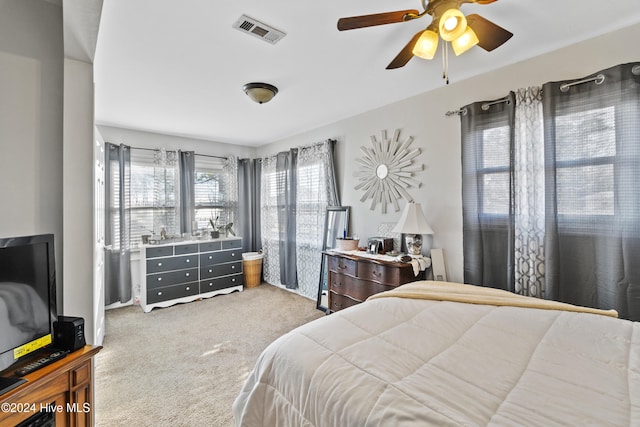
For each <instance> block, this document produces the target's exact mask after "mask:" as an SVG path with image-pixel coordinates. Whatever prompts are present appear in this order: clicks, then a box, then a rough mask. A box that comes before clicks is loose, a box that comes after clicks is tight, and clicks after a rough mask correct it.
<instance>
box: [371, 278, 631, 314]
mask: <svg viewBox="0 0 640 427" xmlns="http://www.w3.org/2000/svg"><path fill="white" fill-rule="evenodd" d="M388 297H393V298H414V299H429V300H437V301H452V302H462V303H468V304H484V305H497V306H512V307H524V308H539V309H543V310H563V311H575V312H581V313H592V314H601V315H603V316H610V317H618V312H617V311H615V310H598V309H596V308H590V307H581V306H577V305H571V304H566V303H563V302H558V301H549V300H544V299H539V298H533V297H526V296H523V295H517V294H514V293H512V292H508V291H504V290H501V289H494V288H485V287H482V286H474V285H463V284H461V283H451V282H437V281H430V280H423V281H418V282H412V283H408V284H406V285H402V286H399V287H397V288H395V289H393V290H390V291H387V292H382V293H379V294H375V295H372V296H370V297H369V299H370V300H371V299H376V298H388Z"/></svg>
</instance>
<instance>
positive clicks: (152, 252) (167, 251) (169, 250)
mask: <svg viewBox="0 0 640 427" xmlns="http://www.w3.org/2000/svg"><path fill="white" fill-rule="evenodd" d="M146 252H147V258H157V257H160V256H171V255H173V246H162V247H159V248H147V251H146Z"/></svg>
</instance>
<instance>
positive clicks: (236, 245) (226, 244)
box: [222, 239, 242, 249]
mask: <svg viewBox="0 0 640 427" xmlns="http://www.w3.org/2000/svg"><path fill="white" fill-rule="evenodd" d="M240 248H242V239H232V240H223V241H222V249H240Z"/></svg>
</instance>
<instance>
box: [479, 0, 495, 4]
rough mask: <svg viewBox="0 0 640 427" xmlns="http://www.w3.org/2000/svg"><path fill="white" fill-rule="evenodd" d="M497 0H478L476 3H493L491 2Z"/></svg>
mask: <svg viewBox="0 0 640 427" xmlns="http://www.w3.org/2000/svg"><path fill="white" fill-rule="evenodd" d="M496 1H498V0H478V1H476V2H474V3H478V4H491V3H493V2H496Z"/></svg>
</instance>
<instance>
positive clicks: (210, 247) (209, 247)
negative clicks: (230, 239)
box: [200, 241, 222, 252]
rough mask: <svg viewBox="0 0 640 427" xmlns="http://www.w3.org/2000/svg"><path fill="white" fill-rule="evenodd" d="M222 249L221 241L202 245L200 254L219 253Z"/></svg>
mask: <svg viewBox="0 0 640 427" xmlns="http://www.w3.org/2000/svg"><path fill="white" fill-rule="evenodd" d="M221 248H222V245H221V244H220V241H217V242H207V243H200V252H210V251H219V250H220V249H221Z"/></svg>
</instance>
